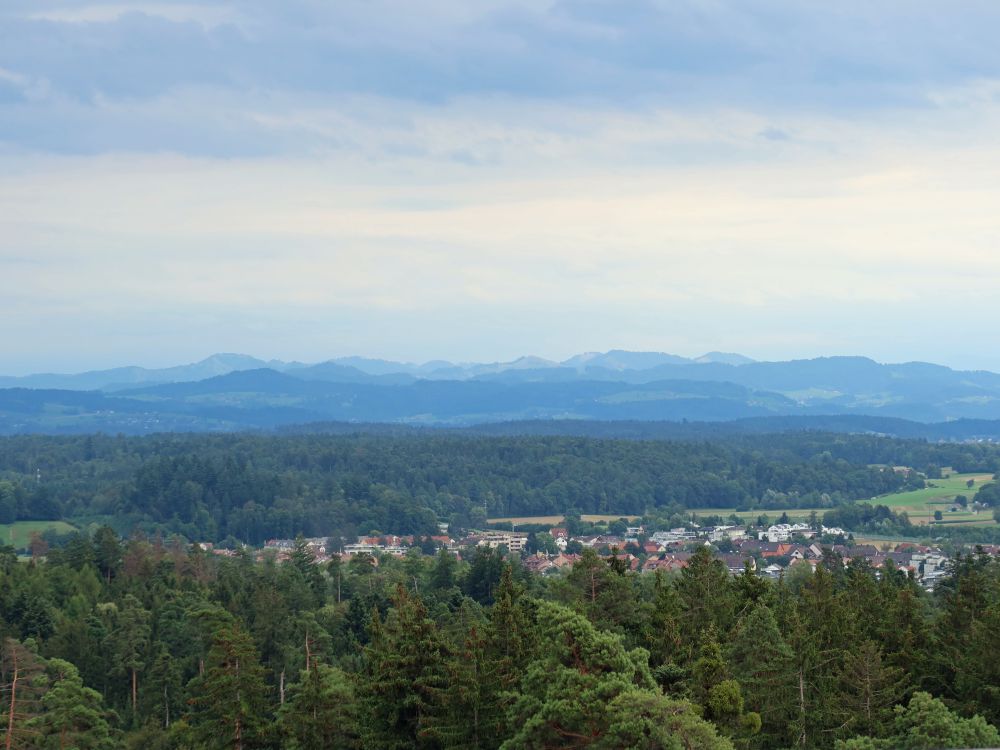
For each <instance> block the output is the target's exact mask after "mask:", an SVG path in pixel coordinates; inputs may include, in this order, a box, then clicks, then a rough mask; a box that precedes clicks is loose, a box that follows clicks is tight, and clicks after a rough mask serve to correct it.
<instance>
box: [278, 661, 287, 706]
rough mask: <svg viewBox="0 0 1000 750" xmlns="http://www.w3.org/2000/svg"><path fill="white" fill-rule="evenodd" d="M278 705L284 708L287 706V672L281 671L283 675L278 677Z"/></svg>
mask: <svg viewBox="0 0 1000 750" xmlns="http://www.w3.org/2000/svg"><path fill="white" fill-rule="evenodd" d="M278 703H279V704H280V705H282V706H284V705H285V670H284V669H282V670H281V674H280V675H279V676H278Z"/></svg>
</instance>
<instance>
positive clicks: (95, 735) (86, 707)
mask: <svg viewBox="0 0 1000 750" xmlns="http://www.w3.org/2000/svg"><path fill="white" fill-rule="evenodd" d="M46 673H47V674H48V677H49V680H50V686H49V688H48V689H47V690H46V691H45V694H44V695H43V696H42V699H41V703H42V713H41V714H40V715H38V716H36V717H35V718H33V719H31V720H30V721H29V722H27V725H28V727H29V728H30V729H31V730H32V731H34V732H36V733H37V740H36V741H37V742H38V747H39V748H42V749H44V750H50V749H51V750H55V748H60V749H62V748H76V749H77V750H113V749H114V748H116V747H118V746H119V742H118V740H117V738H116V736H115V734H114V732H113V730H112V727H111V722H112V721H114V719H115V717H114V714H113V713H112V712H110V711H107V710H105V708H104V706H103V705H102V702H101V694H100V693H98V692H97V691H96V690H92V689H91V688H88V687H84V684H83V680H81V679H80V674H79V672H77V670H76V667H74V666H73V665H72V664H70V663H69V662H67V661H63V660H62V659H50V660H49V662H48V663H47V664H46Z"/></svg>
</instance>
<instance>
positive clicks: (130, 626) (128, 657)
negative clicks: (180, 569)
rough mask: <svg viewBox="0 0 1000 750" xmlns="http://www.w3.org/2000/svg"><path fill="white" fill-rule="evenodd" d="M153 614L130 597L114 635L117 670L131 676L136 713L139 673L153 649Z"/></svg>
mask: <svg viewBox="0 0 1000 750" xmlns="http://www.w3.org/2000/svg"><path fill="white" fill-rule="evenodd" d="M149 620H150V614H149V612H148V611H146V610H145V609H143V607H142V604H141V603H140V602H139V600H138V599H136V598H135V597H134V596H132V595H131V594H126V595H125V598H124V599H123V600H122V607H121V609H120V611H119V613H118V618H117V622H116V625H115V628H114V630H113V631H112V634H111V639H112V645H113V649H112V650H113V652H114V658H115V664H116V667H117V669H118V670H119V671H120V672H122V673H124V674H127V675H128V676H129V683H130V685H129V696H130V697H129V704H130V706H131V707H132V712H133V714H134V713H135V711H136V705H137V700H138V691H139V671H140V670H142V669H143V667H144V666H145V663H146V651H147V650H148V648H149V636H150V626H149Z"/></svg>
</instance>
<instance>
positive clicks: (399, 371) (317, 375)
mask: <svg viewBox="0 0 1000 750" xmlns="http://www.w3.org/2000/svg"><path fill="white" fill-rule="evenodd" d="M753 361H754V360H752V359H750V358H749V357H744V356H743V355H741V354H722V353H720V352H709V353H708V354H705V355H702V356H701V357H698V358H695V359H689V358H687V357H680V356H677V355H674V354H664V353H661V352H628V351H625V350H622V349H614V350H611V351H609V352H603V353H601V352H590V353H587V354H578V355H575V356H573V357H570V358H569V359H566V360H564V361H562V362H556V361H553V360H548V359H544V358H542V357H536V356H531V355H527V356H523V357H518V358H517V359H514V360H512V361H510V362H463V363H455V362H448V361H445V360H431V361H428V362H424V363H422V364H414V363H413V362H395V361H392V360H387V359H373V358H369V357H358V356H350V357H336V358H334V359H329V360H326V361H323V362H318V363H308V364H307V363H303V362H283V361H281V360H277V359H271V360H263V359H258V358H257V357H252V356H250V355H247V354H232V353H219V354H213V355H211V356H209V357H206V358H205V359H203V360H201V361H199V362H193V363H191V364H187V365H175V366H173V367H164V368H146V367H138V366H134V365H133V366H125V367H114V368H111V369H107V370H89V371H87V372H80V373H35V374H32V375H2V374H0V388H60V389H65V390H77V391H91V390H122V389H125V388H131V387H134V386H136V385H141V384H157V383H179V382H188V381H196V380H204V379H205V378H210V377H214V376H216V375H227V374H228V373H230V372H238V371H241V370H257V369H261V368H268V369H271V370H277V371H278V372H289V373H294V374H295V375H297V376H300V377H303V378H306V379H309V380H332V381H340V382H364V377H363V376H365V375H371V376H384V375H394V376H401V375H408V376H410V377H411V378H414V379H415V378H424V379H428V380H467V379H470V378H475V377H481V376H492V375H497V374H499V373H503V372H508V371H529V372H534V371H539V370H546V369H557V368H570V369H573V370H576V371H581V372H582V371H585V370H588V369H592V368H601V369H604V370H608V371H612V372H623V371H626V370H636V371H643V370H648V369H651V368H653V367H655V366H657V365H663V364H676V365H682V364H700V363H712V362H724V363H726V364H746V363H749V362H753ZM323 373H326V375H324V374H323ZM396 380H397V382H405V381H402V380H400V379H399V378H398V377H397V378H396Z"/></svg>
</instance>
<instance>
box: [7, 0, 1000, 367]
mask: <svg viewBox="0 0 1000 750" xmlns="http://www.w3.org/2000/svg"><path fill="white" fill-rule="evenodd" d="M998 28H1000V3H997V2H995V0H983V1H982V2H976V1H973V0H968V1H963V0H956V1H955V2H950V3H942V2H940V1H939V0H938V1H935V2H924V1H923V0H884V1H883V2H877V3H873V2H871V1H870V0H864V1H857V2H855V1H854V0H840V1H839V2H835V3H814V2H803V0H584V1H580V2H575V1H574V2H549V1H543V0H421V1H420V2H414V1H413V0H280V1H278V0H239V1H238V2H183V3H181V2H170V1H169V0H165V1H162V2H151V3H146V2H123V3H114V2H109V3H100V4H95V3H89V2H70V1H64V2H57V1H53V0H3V2H0V341H2V344H3V349H2V354H0V370H2V371H3V372H5V373H24V372H29V371H39V370H62V371H71V370H72V371H75V370H80V369H86V368H91V367H105V366H111V365H120V364H144V365H164V364H174V363H177V362H183V361H191V360H194V359H199V358H201V357H204V356H206V355H207V354H210V353H212V352H215V351H240V352H246V353H250V354H254V355H257V356H261V357H265V358H270V357H278V358H283V359H299V360H307V361H317V360H323V359H328V358H331V357H334V356H341V355H348V354H362V355H370V356H385V357H392V358H403V359H408V360H425V359H432V358H449V359H459V360H489V361H493V360H498V359H510V358H513V357H515V356H518V355H520V354H527V353H532V354H538V355H541V356H545V357H550V358H564V357H566V356H568V355H570V354H573V353H576V352H579V351H585V350H603V349H608V348H613V347H617V348H629V349H653V350H660V351H669V352H674V353H678V354H684V355H697V354H701V353H703V352H704V351H707V350H711V349H718V350H725V351H739V352H743V353H745V354H747V355H749V356H752V357H755V358H758V359H788V358H797V357H808V356H816V355H823V354H866V355H869V356H872V357H874V358H876V359H879V360H881V361H905V360H912V359H923V360H930V361H937V362H941V363H943V364H949V365H952V366H957V367H963V368H988V369H995V370H1000V347H998V346H997V338H998V321H1000V292H998V289H1000V136H998V133H1000V45H998V44H997V41H996V33H997V29H998Z"/></svg>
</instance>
